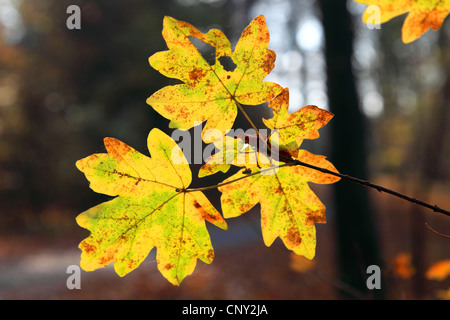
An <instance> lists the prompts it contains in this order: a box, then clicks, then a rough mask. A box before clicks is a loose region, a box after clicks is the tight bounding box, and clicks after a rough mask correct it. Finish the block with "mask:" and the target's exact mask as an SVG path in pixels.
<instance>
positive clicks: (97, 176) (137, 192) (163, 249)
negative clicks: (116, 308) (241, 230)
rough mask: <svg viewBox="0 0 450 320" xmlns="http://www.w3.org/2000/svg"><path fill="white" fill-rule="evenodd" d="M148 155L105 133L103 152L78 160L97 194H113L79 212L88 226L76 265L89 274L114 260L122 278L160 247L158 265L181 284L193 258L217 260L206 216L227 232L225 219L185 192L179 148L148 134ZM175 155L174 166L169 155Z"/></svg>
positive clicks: (198, 195)
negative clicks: (87, 233)
mask: <svg viewBox="0 0 450 320" xmlns="http://www.w3.org/2000/svg"><path fill="white" fill-rule="evenodd" d="M147 142H148V149H149V151H150V154H151V158H149V157H147V156H145V155H143V154H141V153H139V152H138V151H136V150H134V149H133V148H131V147H130V146H128V145H126V144H124V143H123V142H121V141H119V140H116V139H112V138H106V139H105V147H106V150H107V151H108V153H101V154H93V155H91V156H89V157H87V158H84V159H82V160H79V161H78V162H77V163H76V165H77V167H78V169H79V170H81V171H82V172H84V174H85V175H86V178H87V179H88V180H89V181H90V187H91V189H93V190H94V191H96V192H98V193H103V194H106V195H109V196H116V197H115V198H114V199H113V200H110V201H108V202H105V203H102V204H100V205H97V206H95V207H93V208H91V209H89V210H87V211H85V212H83V213H81V214H80V215H79V216H78V217H77V223H78V224H79V225H80V226H81V227H83V228H86V229H88V230H90V231H91V235H90V236H89V237H88V238H86V239H85V240H83V241H82V242H81V243H80V245H79V247H80V249H81V250H82V254H81V263H80V265H81V267H82V268H83V269H84V270H86V271H92V270H95V269H98V268H100V267H104V266H106V265H107V264H109V263H110V262H113V261H114V268H115V270H116V272H117V273H118V274H119V275H120V276H124V275H126V274H127V273H129V272H130V271H132V270H133V269H135V268H137V267H138V266H139V265H140V263H142V261H143V260H144V259H145V258H146V257H147V255H148V254H149V252H150V250H151V249H152V248H154V247H156V248H157V256H156V260H157V263H158V269H159V270H160V272H161V273H162V274H163V276H164V277H166V278H167V279H168V280H169V281H170V282H171V283H173V284H175V285H178V284H180V283H181V281H182V280H183V279H184V278H185V277H186V276H187V275H189V274H191V273H192V272H193V270H194V268H195V265H196V261H197V258H198V259H201V260H202V261H204V262H206V263H211V262H212V260H213V257H214V251H213V247H212V245H211V241H210V237H209V233H208V231H207V229H206V226H205V222H204V221H205V220H207V221H209V222H211V223H213V224H214V225H216V226H218V227H220V228H222V229H226V228H227V225H226V222H225V220H224V219H223V218H222V216H221V215H220V214H219V213H218V212H217V210H216V209H215V208H214V206H212V205H211V203H210V202H209V200H208V199H207V198H206V197H205V195H204V194H203V193H202V192H199V191H195V192H189V191H187V188H188V186H189V184H190V183H191V179H192V174H191V171H190V168H189V165H188V164H187V161H186V159H185V158H184V155H183V154H182V151H181V149H180V148H179V147H178V146H177V144H176V143H175V142H174V141H173V140H172V139H171V138H170V137H169V136H167V135H166V134H165V133H163V132H162V131H160V130H158V129H153V130H152V131H151V132H150V134H149V135H148V141H147ZM172 154H176V155H177V159H181V160H182V161H178V162H181V163H177V164H175V163H174V162H173V161H172V160H171V155H172Z"/></svg>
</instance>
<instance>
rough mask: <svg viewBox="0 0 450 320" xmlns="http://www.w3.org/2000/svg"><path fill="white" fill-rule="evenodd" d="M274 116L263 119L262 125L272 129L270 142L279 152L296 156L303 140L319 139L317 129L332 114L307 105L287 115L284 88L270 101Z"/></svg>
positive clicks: (287, 95) (287, 105)
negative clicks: (275, 143)
mask: <svg viewBox="0 0 450 320" xmlns="http://www.w3.org/2000/svg"><path fill="white" fill-rule="evenodd" d="M269 107H270V108H272V110H273V113H274V116H273V117H272V118H270V119H263V122H264V124H265V125H266V126H267V127H268V128H270V129H274V133H272V135H277V136H275V137H272V141H275V142H277V144H278V145H277V146H271V147H272V148H277V149H278V150H279V151H285V152H287V153H288V154H290V155H293V156H296V155H297V152H298V148H299V147H300V146H301V144H302V142H303V140H304V139H316V138H318V137H319V131H318V129H320V128H322V127H323V126H325V125H326V124H327V123H328V122H329V121H330V120H331V119H332V118H333V114H332V113H331V112H328V111H326V110H323V109H320V108H318V107H317V106H313V105H308V106H305V107H303V108H301V109H299V110H297V111H296V112H293V113H289V89H288V88H284V89H283V92H282V93H280V94H279V95H278V96H277V97H276V98H275V99H273V100H272V101H270V103H269Z"/></svg>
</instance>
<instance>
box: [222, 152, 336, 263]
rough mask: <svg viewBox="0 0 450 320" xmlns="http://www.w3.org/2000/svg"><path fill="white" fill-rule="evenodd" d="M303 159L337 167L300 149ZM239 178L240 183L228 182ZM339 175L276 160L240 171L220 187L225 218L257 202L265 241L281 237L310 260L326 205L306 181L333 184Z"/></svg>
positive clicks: (285, 242)
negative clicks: (267, 165) (250, 172)
mask: <svg viewBox="0 0 450 320" xmlns="http://www.w3.org/2000/svg"><path fill="white" fill-rule="evenodd" d="M293 158H294V159H298V160H300V161H302V162H305V163H309V164H313V165H315V166H317V167H321V168H324V169H328V170H331V171H334V172H337V170H336V169H335V168H334V166H333V165H332V164H331V163H330V162H328V161H327V160H326V159H325V157H324V156H318V155H314V154H312V153H309V152H308V151H306V150H299V152H298V154H297V157H293ZM237 179H239V182H236V183H229V184H226V183H227V182H230V181H234V180H237ZM338 180H339V178H337V177H335V176H333V175H330V174H325V173H322V172H319V171H316V170H314V169H310V168H307V167H303V166H299V165H285V164H283V163H279V164H278V165H273V166H271V167H268V168H267V167H265V168H262V169H259V171H257V170H253V172H252V174H251V175H249V174H248V173H244V172H243V170H241V171H239V172H238V173H236V174H234V175H232V176H231V177H229V178H228V179H226V180H225V181H224V182H223V183H224V185H222V186H220V187H219V191H221V192H222V196H221V203H222V211H223V214H224V217H225V218H232V217H237V216H240V215H242V214H244V213H246V212H248V211H249V210H250V209H251V208H253V207H254V206H255V205H256V204H257V203H260V205H261V229H262V235H263V239H264V243H265V244H266V245H267V246H270V245H271V244H272V243H273V241H274V240H275V239H276V238H277V237H280V238H281V240H283V242H284V244H285V246H286V247H287V248H288V249H290V250H292V251H294V252H295V253H296V254H299V255H303V256H305V257H306V258H308V259H312V258H313V257H314V255H315V248H316V229H315V226H314V224H315V223H325V221H326V219H325V206H324V205H323V204H322V202H320V200H319V198H318V197H317V196H316V195H315V194H314V192H313V191H312V190H311V189H310V187H309V185H308V183H309V182H313V183H319V184H325V183H333V182H336V181H338Z"/></svg>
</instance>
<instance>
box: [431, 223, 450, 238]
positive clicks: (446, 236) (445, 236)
mask: <svg viewBox="0 0 450 320" xmlns="http://www.w3.org/2000/svg"><path fill="white" fill-rule="evenodd" d="M425 227H427V228H428V229H430V230H431V231H432V232H434V233H436V234H437V235H438V236H441V237H444V238H450V235H446V234H442V233H440V232H437V231H436V230H434V229H433V228H431V227H430V226H429V225H428V223H427V222H425Z"/></svg>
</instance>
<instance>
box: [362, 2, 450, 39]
mask: <svg viewBox="0 0 450 320" xmlns="http://www.w3.org/2000/svg"><path fill="white" fill-rule="evenodd" d="M355 1H356V2H359V3H363V4H367V5H369V7H368V8H367V9H366V11H365V12H364V14H363V21H364V22H365V23H367V22H368V20H369V19H370V18H371V16H372V14H373V12H372V10H371V7H370V6H372V5H375V6H378V8H379V13H380V17H379V18H380V23H384V22H387V21H389V20H391V19H392V18H395V17H397V16H399V15H402V14H404V13H407V12H409V13H408V16H407V17H406V19H405V22H404V24H403V28H402V40H403V42H404V43H410V42H413V41H415V40H417V39H418V38H419V37H420V36H422V35H423V34H424V33H425V32H427V31H428V30H429V29H433V30H437V29H439V28H440V27H441V26H442V23H443V22H444V20H445V18H446V17H447V15H448V14H449V12H450V0H426V1H424V0H355Z"/></svg>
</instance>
